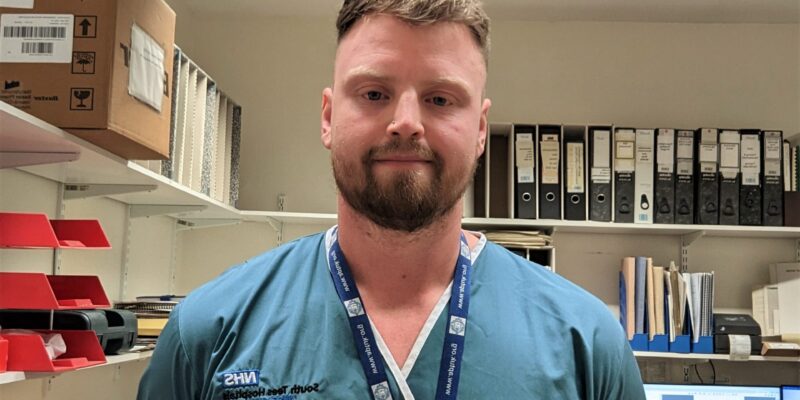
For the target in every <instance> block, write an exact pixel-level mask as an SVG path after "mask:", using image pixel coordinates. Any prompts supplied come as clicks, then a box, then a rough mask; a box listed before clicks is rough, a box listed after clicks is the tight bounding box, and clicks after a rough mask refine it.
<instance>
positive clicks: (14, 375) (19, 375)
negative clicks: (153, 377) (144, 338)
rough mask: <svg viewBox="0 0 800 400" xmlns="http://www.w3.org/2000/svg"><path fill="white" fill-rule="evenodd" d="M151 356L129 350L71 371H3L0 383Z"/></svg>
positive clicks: (54, 374)
mask: <svg viewBox="0 0 800 400" xmlns="http://www.w3.org/2000/svg"><path fill="white" fill-rule="evenodd" d="M152 356H153V350H145V351H139V352H131V353H125V354H120V355H116V356H106V363H105V364H100V365H94V366H91V367H87V368H79V369H77V370H72V371H64V372H20V371H11V372H4V373H0V385H2V384H6V383H13V382H19V381H24V380H29V379H38V378H45V377H48V376H58V375H61V374H68V373H70V372H74V371H82V370H84V369H90V368H101V367H106V366H109V365H115V364H124V363H128V362H132V361H139V360H146V359H149V358H150V357H152Z"/></svg>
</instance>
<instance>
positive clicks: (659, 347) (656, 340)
mask: <svg viewBox="0 0 800 400" xmlns="http://www.w3.org/2000/svg"><path fill="white" fill-rule="evenodd" d="M647 350H649V351H662V352H667V351H669V338H668V337H667V335H655V336H654V337H653V340H650V342H649V343H648V344H647Z"/></svg>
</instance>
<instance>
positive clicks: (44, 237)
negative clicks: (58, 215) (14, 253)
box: [0, 212, 58, 249]
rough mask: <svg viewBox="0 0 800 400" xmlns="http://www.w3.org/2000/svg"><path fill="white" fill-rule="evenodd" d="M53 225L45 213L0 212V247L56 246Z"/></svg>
mask: <svg viewBox="0 0 800 400" xmlns="http://www.w3.org/2000/svg"><path fill="white" fill-rule="evenodd" d="M57 247H58V238H56V234H55V232H53V227H52V226H51V225H50V221H49V220H48V218H47V215H45V214H27V213H7V212H0V248H17V249H38V248H49V249H53V248H57Z"/></svg>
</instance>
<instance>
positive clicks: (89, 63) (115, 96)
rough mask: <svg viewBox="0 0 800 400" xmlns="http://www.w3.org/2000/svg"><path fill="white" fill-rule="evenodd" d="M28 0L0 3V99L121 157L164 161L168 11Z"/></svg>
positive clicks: (170, 33)
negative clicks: (22, 4)
mask: <svg viewBox="0 0 800 400" xmlns="http://www.w3.org/2000/svg"><path fill="white" fill-rule="evenodd" d="M33 4H34V8H33V9H21V8H8V7H0V14H3V17H2V25H3V27H2V29H4V36H3V37H2V38H0V39H1V40H2V43H0V70H2V73H1V74H0V75H1V76H0V80H2V81H3V84H4V85H3V86H2V87H0V101H4V102H6V103H9V104H11V105H12V106H15V107H17V108H19V109H21V110H23V111H25V112H27V113H29V114H31V115H34V116H36V117H39V118H41V119H43V120H45V121H47V122H50V123H51V124H53V125H56V126H58V127H60V128H62V129H65V130H67V131H69V132H70V133H72V134H74V135H77V136H79V137H81V138H83V139H85V140H87V141H89V142H92V143H94V144H96V145H98V146H100V147H103V148H105V149H106V150H108V151H110V152H112V153H115V154H117V155H119V156H122V157H124V158H128V159H164V158H166V157H168V156H169V130H170V114H171V101H170V99H169V96H170V93H169V90H168V88H170V87H171V82H172V80H171V79H172V71H173V68H172V67H173V65H172V64H173V57H172V49H173V45H174V39H175V13H174V12H173V11H172V9H170V8H169V6H168V5H167V4H166V3H165V2H164V1H163V0H36V1H35V2H34V3H33ZM6 31H8V33H9V35H5V32H6Z"/></svg>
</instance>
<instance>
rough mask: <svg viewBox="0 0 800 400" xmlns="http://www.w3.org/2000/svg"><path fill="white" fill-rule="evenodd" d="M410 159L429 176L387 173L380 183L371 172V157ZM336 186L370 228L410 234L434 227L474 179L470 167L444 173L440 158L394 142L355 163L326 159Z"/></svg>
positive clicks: (418, 147) (333, 156)
mask: <svg viewBox="0 0 800 400" xmlns="http://www.w3.org/2000/svg"><path fill="white" fill-rule="evenodd" d="M393 153H403V154H409V153H411V154H415V155H417V156H419V157H420V158H422V159H425V160H431V161H430V164H431V166H432V167H433V175H432V177H430V178H428V177H426V176H425V175H423V174H420V173H418V172H417V171H400V172H395V173H392V174H391V175H390V176H388V177H386V179H383V181H384V182H380V181H379V179H378V177H376V176H375V174H374V172H373V166H374V164H375V163H376V161H375V160H376V159H377V157H380V156H382V155H388V154H393ZM331 160H332V164H333V176H334V179H335V180H336V186H337V187H338V189H339V193H340V194H341V195H342V197H343V198H344V200H345V201H346V202H347V204H349V205H350V207H352V208H353V209H354V210H355V211H356V212H358V213H359V214H361V215H363V216H365V217H367V219H369V220H370V221H372V222H373V223H375V224H376V225H378V226H380V227H383V228H387V229H391V230H396V231H403V232H408V233H412V232H415V231H418V230H421V229H424V228H426V227H428V226H430V225H431V224H433V223H434V222H436V221H439V220H440V219H441V218H442V217H443V216H444V215H445V214H447V213H448V212H449V211H450V210H452V209H453V207H454V206H455V205H456V203H457V202H458V200H459V199H460V198H461V196H462V195H463V194H464V192H465V191H466V189H467V187H468V186H469V184H470V182H472V177H473V176H474V175H475V168H476V166H477V163H476V161H474V160H472V162H471V164H470V165H468V166H467V168H464V169H461V170H459V169H458V168H456V169H455V170H453V168H450V169H451V171H449V172H448V171H445V169H446V168H445V165H444V161H443V159H442V157H441V156H440V155H439V154H438V153H436V152H434V151H432V150H431V149H430V148H427V147H424V146H422V145H421V144H420V143H419V142H418V141H416V140H406V141H401V140H399V139H394V140H392V141H391V142H389V143H386V144H384V145H380V146H376V147H373V148H371V149H369V150H368V151H367V152H366V153H365V154H364V155H363V156H362V157H361V159H360V162H349V161H346V160H344V159H343V158H341V157H337V155H336V152H333V153H332V154H331Z"/></svg>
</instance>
